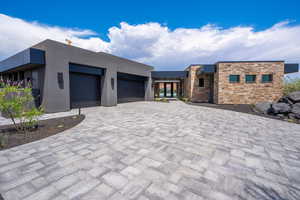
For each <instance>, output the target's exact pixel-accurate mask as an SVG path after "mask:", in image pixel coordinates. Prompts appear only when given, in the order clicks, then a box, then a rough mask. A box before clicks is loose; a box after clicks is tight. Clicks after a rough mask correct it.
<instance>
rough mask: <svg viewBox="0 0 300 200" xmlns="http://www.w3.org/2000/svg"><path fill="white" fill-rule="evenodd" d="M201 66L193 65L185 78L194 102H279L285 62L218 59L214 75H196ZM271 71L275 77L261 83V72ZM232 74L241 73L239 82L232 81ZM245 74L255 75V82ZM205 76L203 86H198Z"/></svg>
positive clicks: (190, 97)
mask: <svg viewBox="0 0 300 200" xmlns="http://www.w3.org/2000/svg"><path fill="white" fill-rule="evenodd" d="M199 68H201V65H191V66H190V67H189V68H188V69H187V70H188V71H189V76H188V78H187V79H186V81H185V85H186V88H185V94H186V97H188V98H189V99H190V100H191V101H192V102H209V101H210V100H211V99H213V103H216V104H255V103H258V102H263V101H276V100H278V99H279V98H280V97H281V96H282V94H283V77H284V62H281V61H274V62H219V63H217V64H216V72H215V73H214V74H201V75H197V70H198V69H199ZM264 74H272V77H273V80H272V82H269V83H263V82H262V75H264ZM230 75H239V76H240V81H239V82H238V83H230V81H229V76H230ZM246 75H256V80H255V82H253V83H246V80H245V79H246ZM199 78H204V87H199Z"/></svg>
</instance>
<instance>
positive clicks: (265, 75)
mask: <svg viewBox="0 0 300 200" xmlns="http://www.w3.org/2000/svg"><path fill="white" fill-rule="evenodd" d="M264 77H269V78H268V80H265V79H264ZM261 82H262V83H272V82H273V74H262V75H261Z"/></svg>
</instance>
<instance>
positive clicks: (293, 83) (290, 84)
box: [283, 78, 300, 95]
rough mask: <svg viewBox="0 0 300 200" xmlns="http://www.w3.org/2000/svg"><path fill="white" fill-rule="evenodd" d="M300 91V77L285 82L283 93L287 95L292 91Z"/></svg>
mask: <svg viewBox="0 0 300 200" xmlns="http://www.w3.org/2000/svg"><path fill="white" fill-rule="evenodd" d="M295 91H300V78H298V79H293V80H288V81H287V82H285V83H284V86H283V93H284V95H287V94H289V93H291V92H295Z"/></svg>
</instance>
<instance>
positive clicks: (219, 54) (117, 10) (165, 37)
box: [0, 0, 300, 70]
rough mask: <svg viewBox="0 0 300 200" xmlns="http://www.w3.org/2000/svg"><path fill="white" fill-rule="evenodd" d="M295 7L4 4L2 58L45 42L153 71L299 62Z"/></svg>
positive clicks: (276, 0)
mask: <svg viewBox="0 0 300 200" xmlns="http://www.w3.org/2000/svg"><path fill="white" fill-rule="evenodd" d="M299 2H300V1H296V0H295V1H293V0H286V1H283V0H273V1H269V0H260V1H258V0H252V1H241V0H239V1H230V0H227V1H200V0H198V1H157V0H152V1H136V0H130V1H129V0H128V1H54V0H53V1H35V0H31V1H25V0H23V1H21V0H20V1H17V2H16V1H7V0H6V1H3V2H1V7H0V39H1V40H0V46H2V47H6V48H1V49H0V59H2V58H5V57H7V56H9V55H11V54H13V53H14V52H15V51H19V50H22V48H26V47H27V46H26V45H32V44H34V43H37V42H39V41H42V40H43V39H46V38H50V39H54V40H58V41H62V42H64V39H65V38H68V39H71V40H72V41H73V44H74V45H76V46H80V47H83V48H87V49H90V50H93V51H105V52H108V53H112V54H115V55H119V56H122V57H126V58H130V59H134V60H137V61H140V62H144V63H146V64H150V65H153V66H155V67H156V68H158V69H161V70H174V69H175V70H176V69H183V68H184V67H186V65H188V64H191V63H214V62H217V61H220V60H254V59H259V60H261V59H263V60H264V59H267V60H269V59H271V60H281V59H284V60H287V61H288V62H300V49H299V48H300V39H299V33H300V12H299V8H300V3H299Z"/></svg>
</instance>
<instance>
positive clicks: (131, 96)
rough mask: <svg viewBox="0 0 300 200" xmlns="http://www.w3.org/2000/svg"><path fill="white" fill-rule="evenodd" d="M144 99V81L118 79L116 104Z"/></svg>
mask: <svg viewBox="0 0 300 200" xmlns="http://www.w3.org/2000/svg"><path fill="white" fill-rule="evenodd" d="M144 99H145V82H144V81H136V80H128V79H118V103H123V102H132V101H143V100H144Z"/></svg>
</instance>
